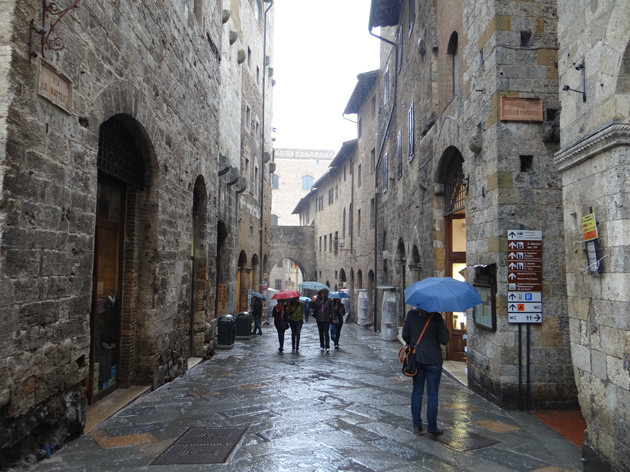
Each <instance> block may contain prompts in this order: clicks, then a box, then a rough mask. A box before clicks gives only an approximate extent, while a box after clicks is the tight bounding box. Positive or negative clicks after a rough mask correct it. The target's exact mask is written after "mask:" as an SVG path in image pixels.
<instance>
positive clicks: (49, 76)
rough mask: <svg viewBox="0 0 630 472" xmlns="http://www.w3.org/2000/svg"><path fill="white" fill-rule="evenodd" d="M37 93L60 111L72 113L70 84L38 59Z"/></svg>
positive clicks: (51, 67) (50, 66) (54, 69)
mask: <svg viewBox="0 0 630 472" xmlns="http://www.w3.org/2000/svg"><path fill="white" fill-rule="evenodd" d="M37 91H38V93H39V95H40V96H42V97H44V98H46V99H47V100H49V101H50V102H51V103H53V104H54V105H57V106H58V107H59V108H61V109H62V110H64V111H66V112H68V113H70V112H72V82H71V81H70V79H68V78H67V77H66V76H65V75H63V74H61V73H59V72H58V71H57V69H56V68H55V67H54V66H53V65H51V64H49V63H48V62H46V61H44V60H43V59H40V62H39V81H38V90H37Z"/></svg>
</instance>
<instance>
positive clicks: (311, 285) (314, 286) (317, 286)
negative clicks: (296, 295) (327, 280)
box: [298, 282, 330, 292]
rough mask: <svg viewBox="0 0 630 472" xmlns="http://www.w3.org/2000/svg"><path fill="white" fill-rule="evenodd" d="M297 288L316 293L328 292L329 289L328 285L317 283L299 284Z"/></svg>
mask: <svg viewBox="0 0 630 472" xmlns="http://www.w3.org/2000/svg"><path fill="white" fill-rule="evenodd" d="M298 287H300V288H306V289H308V290H316V291H318V292H319V291H320V290H328V291H329V292H330V288H329V287H328V285H324V284H322V283H319V282H300V283H299V284H298Z"/></svg>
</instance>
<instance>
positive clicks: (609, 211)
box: [556, 0, 630, 471]
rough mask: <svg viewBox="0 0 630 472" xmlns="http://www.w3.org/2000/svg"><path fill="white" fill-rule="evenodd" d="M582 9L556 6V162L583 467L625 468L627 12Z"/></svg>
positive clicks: (628, 389) (629, 374)
mask: <svg viewBox="0 0 630 472" xmlns="http://www.w3.org/2000/svg"><path fill="white" fill-rule="evenodd" d="M580 6H581V8H575V4H574V2H568V1H565V0H559V1H558V16H559V23H558V38H559V47H560V49H559V51H558V72H559V75H560V83H559V88H560V101H561V105H562V115H561V120H560V128H561V150H560V151H559V152H558V153H557V154H556V165H557V166H558V169H559V172H560V174H561V175H562V185H563V187H562V191H563V210H564V226H565V241H564V253H565V257H566V267H567V270H566V281H567V292H568V293H567V294H568V306H569V325H570V334H571V338H570V340H571V349H572V355H573V365H574V371H575V381H576V383H577V386H578V392H579V401H580V407H581V409H582V413H583V415H584V418H585V419H586V423H587V426H588V428H587V431H586V443H585V444H584V447H583V448H582V451H583V455H584V458H585V459H586V462H585V465H584V470H589V471H602V470H615V471H617V470H622V471H627V470H630V455H628V453H627V451H628V448H629V447H630V314H629V313H630V312H629V309H630V298H629V297H628V293H630V285H629V282H628V277H629V275H628V274H629V272H630V271H629V268H628V264H627V260H628V250H629V247H630V239H629V237H628V230H627V228H628V218H629V216H628V211H627V210H626V208H625V207H626V206H627V200H628V185H627V180H628V175H629V169H630V161H629V158H630V112H629V110H630V26H629V25H630V5H628V2H622V1H610V2H585V3H583V4H581V5H580ZM569 89H571V90H569ZM582 92H583V93H582ZM589 215H593V216H594V221H595V222H596V228H597V234H591V235H588V237H585V231H584V230H583V227H582V226H583V218H585V217H586V218H587V219H588V217H589ZM592 238H594V239H592ZM586 239H589V242H588V243H586V242H585V240H586Z"/></svg>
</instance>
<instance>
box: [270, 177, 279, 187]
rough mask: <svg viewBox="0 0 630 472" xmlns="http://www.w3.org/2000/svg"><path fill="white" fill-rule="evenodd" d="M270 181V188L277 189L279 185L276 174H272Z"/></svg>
mask: <svg viewBox="0 0 630 472" xmlns="http://www.w3.org/2000/svg"><path fill="white" fill-rule="evenodd" d="M272 175H273V177H272V179H271V180H272V182H271V189H272V190H277V189H278V188H279V187H280V179H279V178H278V176H277V175H276V174H272Z"/></svg>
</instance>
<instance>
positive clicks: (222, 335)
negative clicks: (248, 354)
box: [217, 315, 236, 349]
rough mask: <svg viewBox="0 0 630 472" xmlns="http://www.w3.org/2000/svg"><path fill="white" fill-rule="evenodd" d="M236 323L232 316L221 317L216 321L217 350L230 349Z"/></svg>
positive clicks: (232, 344) (232, 345)
mask: <svg viewBox="0 0 630 472" xmlns="http://www.w3.org/2000/svg"><path fill="white" fill-rule="evenodd" d="M235 331H236V323H235V322H234V317H233V316H232V315H222V316H220V317H219V321H217V349H232V348H233V347H234V334H235Z"/></svg>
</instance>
